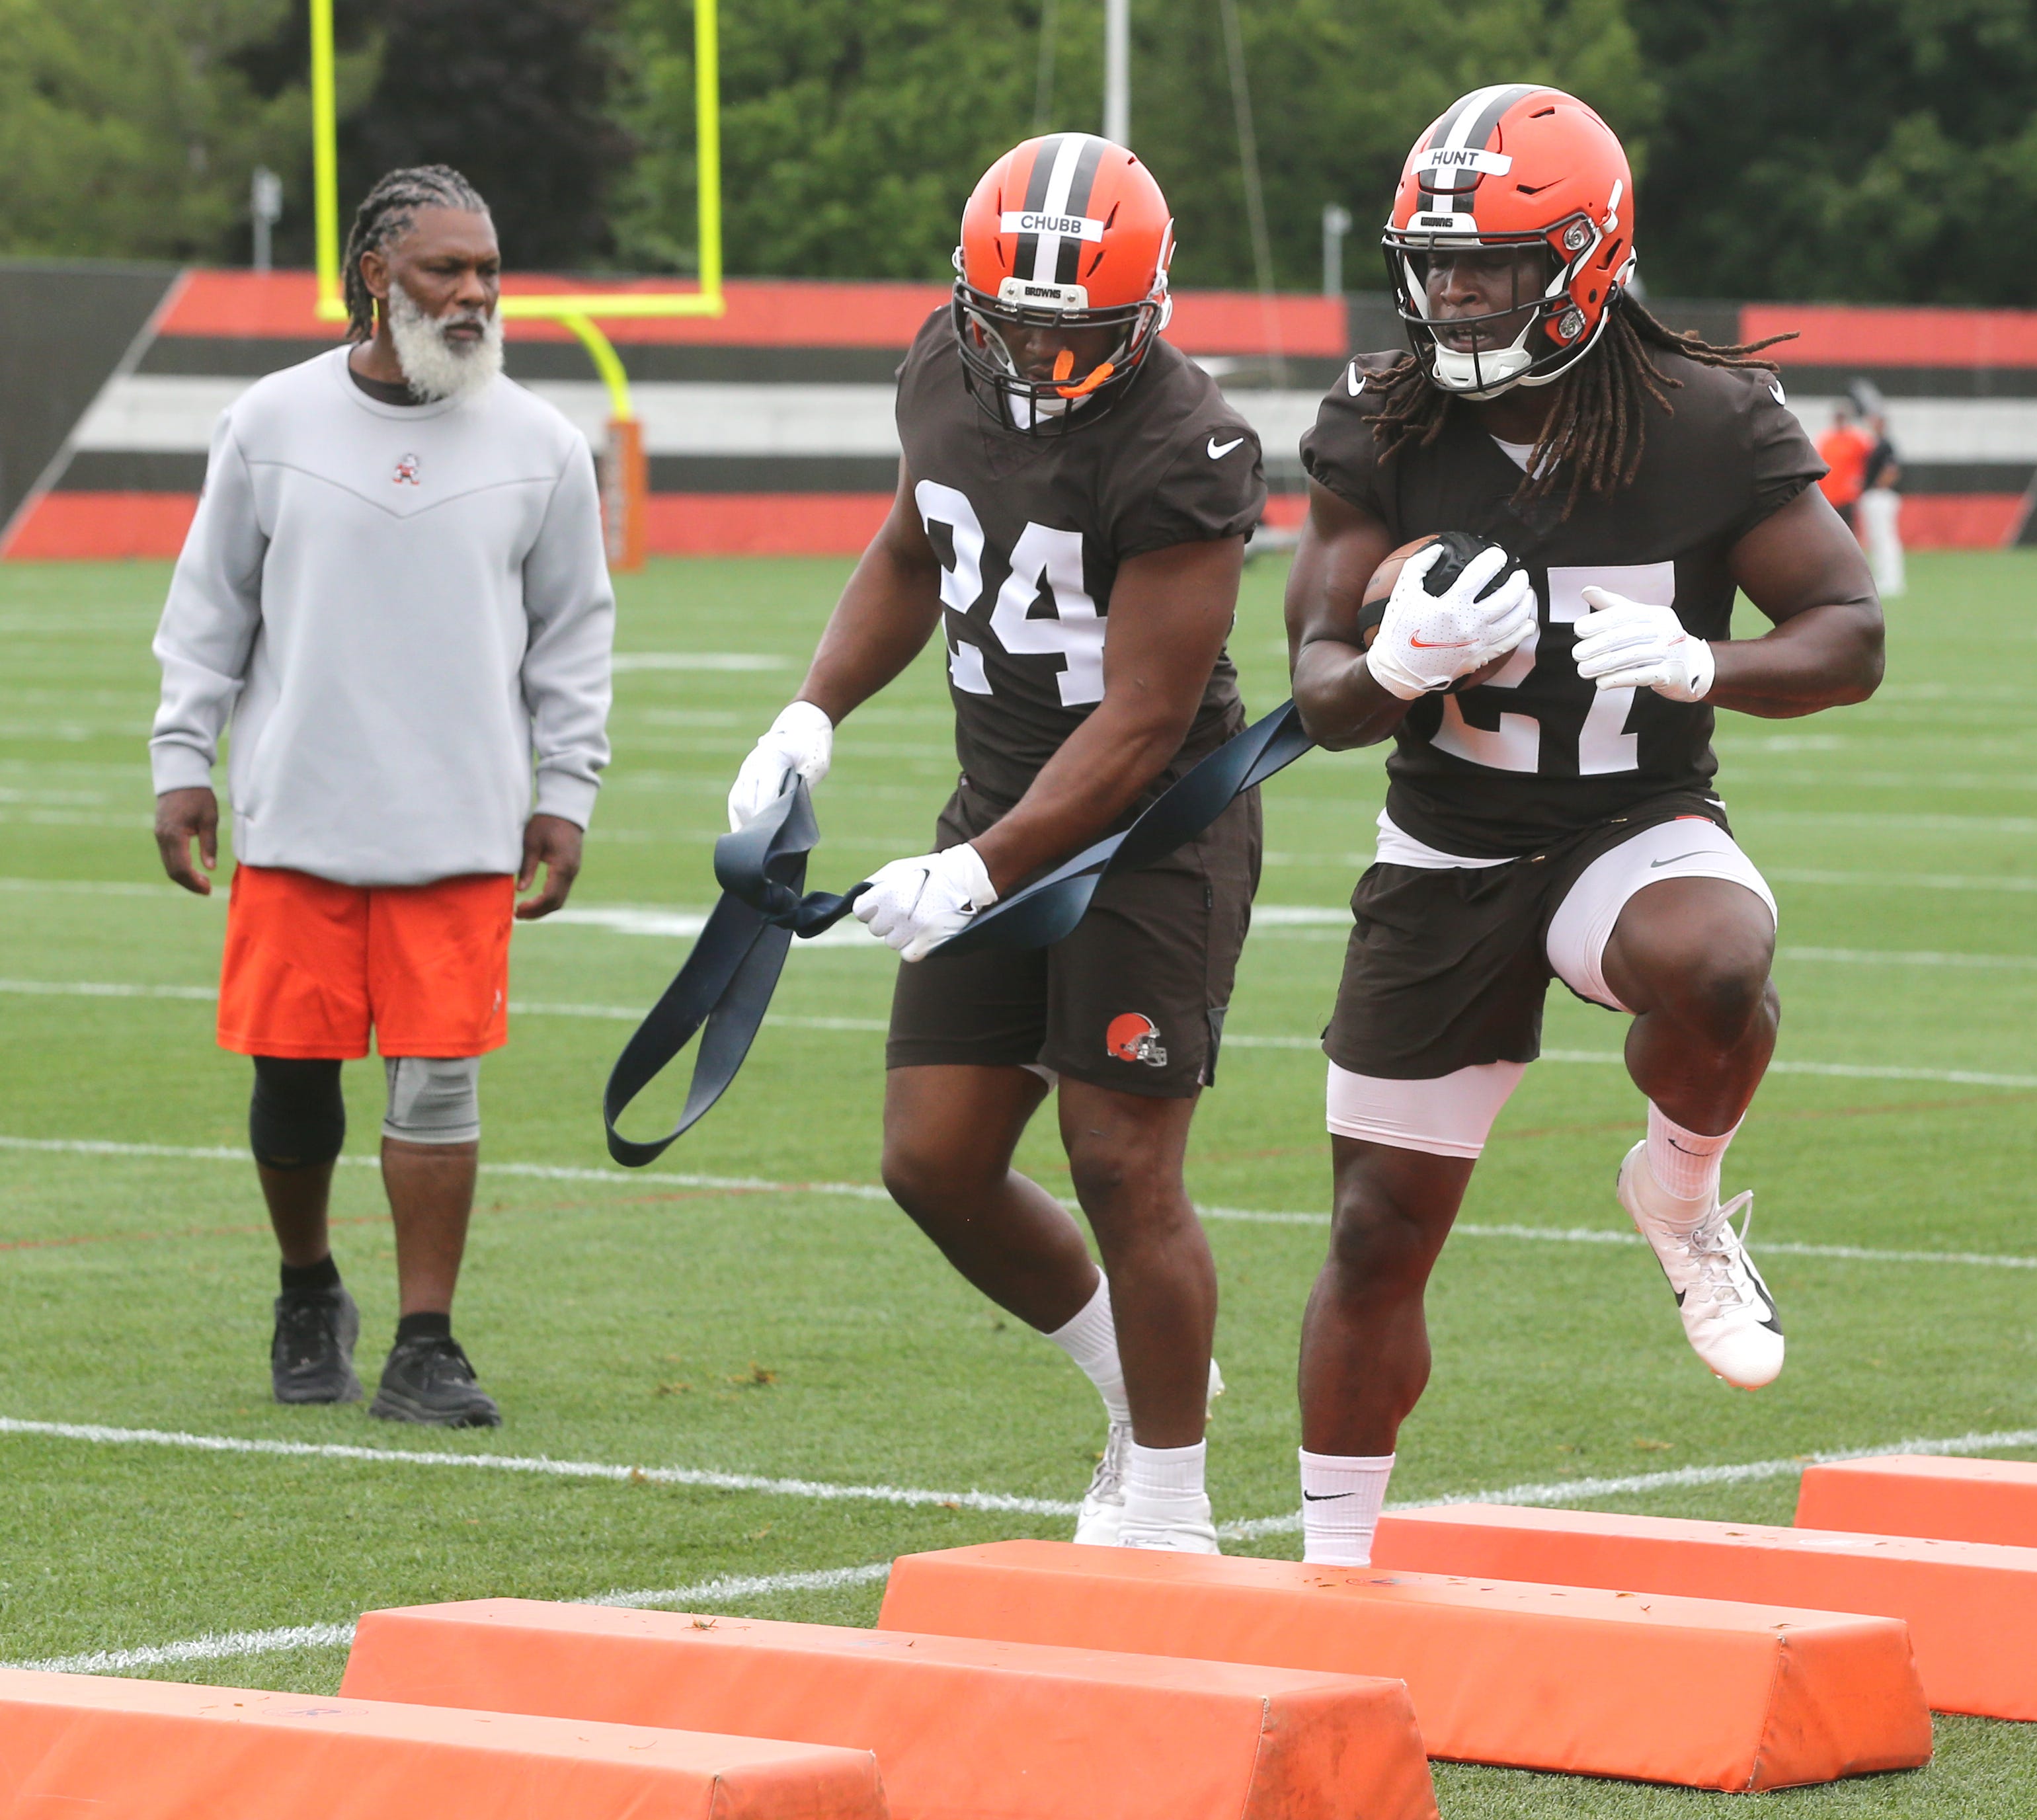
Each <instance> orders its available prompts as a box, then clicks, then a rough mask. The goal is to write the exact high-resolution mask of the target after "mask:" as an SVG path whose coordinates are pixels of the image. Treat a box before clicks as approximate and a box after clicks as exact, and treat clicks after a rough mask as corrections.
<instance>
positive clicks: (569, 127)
mask: <svg viewBox="0 0 2037 1820" xmlns="http://www.w3.org/2000/svg"><path fill="white" fill-rule="evenodd" d="M613 12H614V9H613V7H612V6H610V4H609V0H380V4H378V5H376V6H375V7H374V9H373V12H372V21H373V23H374V25H376V28H378V31H379V33H380V39H381V44H382V58H381V74H380V78H379V80H378V81H376V85H375V87H374V89H373V90H372V93H369V95H368V97H367V99H366V100H365V102H364V103H363V104H361V107H360V108H359V109H358V110H357V111H355V112H354V113H353V114H352V115H351V116H350V118H349V119H347V121H346V124H345V126H343V127H342V130H341V134H340V177H341V190H342V208H344V209H350V208H351V207H352V206H353V204H354V202H356V201H357V200H358V199H359V198H360V197H361V195H362V194H364V193H365V191H366V190H367V188H368V186H369V185H370V184H372V183H373V182H374V181H375V179H376V178H377V177H379V176H380V175H381V174H382V173H383V172H384V171H387V170H389V169H391V168H393V167H395V166H396V165H399V164H452V165H456V166H457V167H458V168H459V170H460V171H461V172H463V173H464V174H465V175H466V176H467V178H468V179H470V180H471V182H472V183H473V184H474V187H475V188H477V189H478V190H479V191H480V192H481V193H482V195H484V196H486V198H488V206H489V210H490V212H491V213H493V216H494V217H495V225H496V229H497V232H498V233H499V234H500V236H501V240H502V251H503V256H504V258H505V259H507V260H508V262H510V263H511V264H512V265H515V266H531V267H536V268H539V269H549V270H561V269H571V268H573V267H574V266H584V265H587V264H589V263H590V262H595V261H599V260H604V259H607V258H608V257H609V255H610V254H611V253H612V252H613V251H614V236H613V235H612V233H611V232H610V228H609V224H608V217H607V202H606V197H607V191H608V190H609V188H610V186H611V185H612V184H614V183H616V182H618V180H619V179H622V177H623V176H624V175H625V173H626V172H627V171H628V168H629V161H630V158H631V155H632V153H633V147H632V145H631V144H630V142H629V135H628V134H626V133H625V131H624V130H623V129H622V126H620V125H619V124H618V123H617V122H616V121H615V120H614V119H613V118H612V117H611V115H610V111H609V102H610V94H609V91H610V85H611V84H612V83H613V81H614V76H615V71H616V68H617V55H616V51H617V47H616V45H615V43H614V40H611V38H610V36H609V35H608V27H609V25H610V19H611V17H612V14H613Z"/></svg>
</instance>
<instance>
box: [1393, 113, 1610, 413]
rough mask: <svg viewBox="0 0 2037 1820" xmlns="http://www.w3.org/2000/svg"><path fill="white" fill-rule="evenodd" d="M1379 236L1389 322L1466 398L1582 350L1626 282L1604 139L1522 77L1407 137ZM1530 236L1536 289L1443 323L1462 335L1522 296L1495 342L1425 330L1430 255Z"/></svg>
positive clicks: (1551, 374)
mask: <svg viewBox="0 0 2037 1820" xmlns="http://www.w3.org/2000/svg"><path fill="white" fill-rule="evenodd" d="M1381 238H1382V243H1383V244H1384V245H1385V250H1386V269H1387V271H1388V274H1389V276H1390V278H1392V280H1393V293H1394V299H1395V301H1396V304H1398V305H1399V308H1400V319H1401V321H1402V322H1403V323H1405V324H1406V326H1407V330H1408V340H1409V342H1411V343H1412V345H1413V347H1414V349H1415V357H1416V358H1417V359H1419V361H1421V362H1422V364H1423V368H1424V370H1425V371H1426V372H1427V374H1428V376H1429V378H1430V381H1431V382H1432V383H1434V384H1435V385H1437V386H1438V387H1442V390H1444V391H1450V392H1457V393H1461V394H1463V395H1465V396H1467V397H1470V398H1492V397H1495V396H1496V395H1498V394H1499V393H1501V392H1503V391H1507V390H1508V389H1510V387H1514V386H1517V385H1520V386H1541V385H1547V384H1548V383H1549V382H1550V381H1551V380H1552V379H1557V378H1559V377H1560V376H1562V375H1563V373H1565V372H1568V371H1569V369H1570V368H1571V367H1573V366H1574V365H1575V364H1577V362H1578V361H1579V360H1581V359H1582V357H1584V356H1585V353H1588V352H1589V350H1590V349H1591V347H1592V346H1593V344H1594V343H1595V342H1597V339H1598V338H1599V334H1600V331H1601V330H1603V329H1604V327H1605V320H1606V312H1607V311H1608V308H1609V307H1610V306H1611V304H1612V300H1613V299H1614V298H1615V297H1616V296H1619V293H1621V292H1622V291H1623V289H1626V287H1627V285H1628V283H1629V282H1631V280H1632V278H1633V276H1634V265H1635V259H1634V173H1633V172H1632V171H1631V170H1630V169H1629V168H1628V167H1627V153H1626V152H1625V151H1624V150H1623V149H1622V148H1621V145H1620V143H1619V138H1618V136H1617V135H1616V134H1615V133H1614V132H1613V130H1612V128H1611V127H1610V126H1608V125H1607V124H1606V123H1604V121H1603V120H1601V119H1600V118H1599V117H1598V115H1597V114H1595V113H1593V111H1592V110H1591V109H1590V108H1587V107H1586V106H1585V104H1584V103H1583V102H1582V101H1580V100H1578V99H1577V97H1576V96H1573V95H1566V94H1565V93H1563V91H1562V90H1561V89H1548V88H1543V87H1540V86H1539V85H1536V84H1534V83H1531V82H1515V83H1508V84H1502V85H1498V86H1497V87H1494V88H1490V89H1473V90H1472V93H1470V94H1468V95H1466V96H1463V97H1462V98H1461V99H1460V100H1457V101H1453V103H1451V104H1450V105H1449V107H1448V108H1446V109H1445V110H1444V111H1443V113H1442V117H1441V118H1440V119H1438V120H1436V121H1435V122H1434V123H1433V124H1432V125H1431V126H1430V127H1429V129H1428V130H1427V132H1425V133H1423V134H1422V136H1421V137H1420V138H1419V139H1417V140H1416V141H1415V148H1414V149H1413V150H1412V151H1411V152H1410V153H1408V162H1407V164H1405V165H1404V167H1403V168H1402V170H1401V172H1400V187H1399V189H1398V190H1397V191H1396V192H1395V194H1394V198H1393V214H1392V216H1391V217H1390V218H1389V220H1388V221H1387V224H1386V229H1385V234H1384V235H1383V236H1381ZM1536 245H1540V246H1542V247H1546V248H1547V249H1548V255H1549V275H1548V281H1547V284H1546V285H1545V287H1544V289H1542V290H1541V291H1540V294H1539V295H1536V296H1521V297H1518V298H1517V300H1516V301H1515V304H1514V308H1510V309H1507V310H1503V311H1495V312H1491V314H1488V315H1474V316H1462V317H1455V318H1453V319H1451V325H1450V326H1451V327H1453V328H1461V329H1465V330H1473V331H1475V330H1476V328H1477V327H1478V325H1479V324H1480V323H1494V324H1497V323H1501V322H1502V320H1503V319H1507V318H1510V317H1513V316H1514V314H1515V312H1516V311H1517V310H1518V309H1520V308H1522V307H1523V306H1525V305H1529V304H1532V305H1533V306H1534V307H1533V308H1532V312H1531V313H1530V314H1529V316H1528V318H1527V321H1526V325H1525V327H1522V328H1521V330H1519V331H1518V333H1517V334H1514V336H1513V338H1511V340H1510V342H1508V343H1507V344H1506V345H1503V346H1497V345H1496V346H1491V347H1482V346H1481V345H1480V343H1481V342H1483V341H1484V340H1486V339H1487V337H1482V336H1480V335H1478V334H1476V333H1475V332H1474V333H1473V334H1472V335H1471V337H1470V339H1471V342H1472V346H1471V347H1470V349H1457V348H1453V347H1451V346H1449V345H1446V344H1445V343H1443V342H1439V341H1438V339H1437V334H1436V328H1437V324H1436V321H1435V319H1433V318H1432V317H1431V316H1430V313H1429V297H1428V287H1427V278H1428V266H1429V261H1430V259H1431V258H1433V257H1435V256H1437V255H1440V254H1442V253H1445V252H1448V251H1457V250H1459V249H1461V248H1463V247H1466V246H1480V247H1525V246H1536ZM1502 332H1504V331H1503V330H1502Z"/></svg>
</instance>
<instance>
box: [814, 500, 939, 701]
mask: <svg viewBox="0 0 2037 1820" xmlns="http://www.w3.org/2000/svg"><path fill="white" fill-rule="evenodd" d="M940 617H941V559H940V557H939V555H937V554H936V553H935V549H934V546H932V544H931V543H930V542H928V541H927V527H925V525H924V523H921V522H920V508H919V507H918V505H917V504H916V503H915V501H914V500H913V477H912V475H911V474H909V473H908V472H907V471H906V469H905V463H903V462H901V463H899V464H898V496H897V497H896V498H894V500H892V502H891V510H890V513H889V514H888V515H887V516H886V519H885V520H884V523H883V525H882V528H881V529H880V530H879V531H878V533H877V535H876V536H875V538H872V539H871V544H870V547H869V548H868V549H866V550H865V551H864V553H863V560H862V561H860V562H859V563H858V564H857V565H856V572H855V573H854V574H853V575H852V576H850V577H849V578H848V586H847V587H845V588H844V589H843V590H842V591H841V599H840V600H839V601H838V602H836V604H835V610H834V611H833V614H831V615H830V617H829V619H828V622H827V629H826V631H824V632H822V634H821V642H820V645H819V648H818V649H817V650H816V651H814V661H813V663H812V665H811V667H810V668H809V669H808V670H807V679H806V681H805V682H803V684H801V685H800V687H799V699H800V700H803V701H811V703H812V704H814V706H815V707H816V708H819V709H820V711H821V712H822V713H823V714H825V715H826V716H827V717H828V719H830V720H831V721H833V723H835V724H836V725H837V726H839V725H841V721H842V719H843V717H844V716H845V715H847V714H848V712H849V711H850V710H851V709H852V708H856V706H857V705H858V704H860V703H862V702H864V701H867V700H869V699H870V697H871V696H873V695H875V693H877V692H878V691H879V689H882V688H883V687H884V685H886V683H888V682H890V681H891V680H892V678H894V677H895V676H897V675H898V673H899V672H900V671H901V670H903V669H905V666H906V665H907V664H909V663H911V662H912V661H913V659H914V658H916V656H918V655H919V654H920V650H921V648H923V647H924V645H925V644H926V642H927V640H928V639H929V638H931V637H932V636H933V632H934V628H935V626H936V625H939V623H940Z"/></svg>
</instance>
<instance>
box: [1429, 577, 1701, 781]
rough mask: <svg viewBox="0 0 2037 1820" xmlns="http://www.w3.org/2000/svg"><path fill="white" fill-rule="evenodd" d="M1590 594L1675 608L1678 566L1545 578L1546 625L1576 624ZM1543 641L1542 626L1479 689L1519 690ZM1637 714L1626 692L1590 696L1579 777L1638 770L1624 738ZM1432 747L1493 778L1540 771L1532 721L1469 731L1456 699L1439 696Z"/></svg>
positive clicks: (1512, 720) (1512, 719) (1634, 747)
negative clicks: (1606, 592)
mask: <svg viewBox="0 0 2037 1820" xmlns="http://www.w3.org/2000/svg"><path fill="white" fill-rule="evenodd" d="M1587 587H1603V588H1609V589H1610V590H1611V591H1612V592H1613V593H1615V594H1623V595H1626V596H1627V598H1628V599H1629V600H1638V601H1640V602H1642V603H1643V604H1644V605H1646V606H1675V605H1676V565H1675V564H1674V563H1673V562H1636V563H1597V564H1593V565H1590V566H1589V567H1587V568H1551V570H1550V571H1549V623H1550V624H1551V625H1576V624H1577V622H1578V621H1579V620H1581V619H1582V618H1584V617H1585V616H1586V615H1587V614H1589V613H1590V611H1591V609H1590V607H1589V606H1587V605H1586V604H1585V598H1584V591H1585V589H1586V588H1587ZM1540 640H1541V631H1540V628H1539V627H1537V628H1536V630H1535V631H1533V632H1529V635H1528V636H1527V637H1526V638H1525V639H1524V640H1521V643H1520V644H1517V646H1515V647H1514V655H1512V656H1511V657H1510V658H1508V659H1507V660H1506V663H1505V665H1504V666H1502V668H1501V670H1499V672H1498V674H1497V675H1495V676H1494V677H1493V678H1491V681H1490V682H1486V683H1484V684H1483V685H1481V686H1482V687H1483V688H1487V689H1518V688H1519V687H1520V686H1521V684H1522V683H1524V682H1526V681H1527V680H1528V677H1529V672H1530V671H1531V670H1533V669H1534V667H1535V654H1536V648H1537V647H1538V646H1539V644H1540ZM1633 711H1634V691H1633V690H1632V689H1599V690H1597V692H1596V693H1594V694H1593V697H1592V704H1591V707H1590V708H1589V710H1587V711H1586V712H1585V723H1584V725H1583V726H1582V727H1580V728H1579V729H1578V776H1580V777H1604V776H1609V775H1610V774H1612V772H1619V771H1638V770H1639V769H1640V768H1641V740H1640V736H1639V735H1638V734H1633V733H1628V732H1626V731H1623V730H1624V728H1625V727H1626V725H1627V716H1629V715H1630V714H1631V713H1632V712H1633ZM1433 743H1434V745H1435V746H1437V747H1438V750H1442V751H1444V752H1448V753H1452V754H1453V755H1454V756H1455V757H1459V758H1467V759H1469V760H1470V761H1471V762H1472V764H1474V765H1484V766H1486V767H1487V768H1488V769H1491V770H1494V771H1527V772H1532V771H1539V770H1540V768H1541V765H1542V727H1541V723H1540V722H1539V721H1537V720H1536V719H1535V718H1534V716H1532V715H1527V714H1508V713H1505V712H1502V714H1501V715H1500V716H1499V725H1498V728H1497V729H1496V730H1494V729H1490V728H1487V727H1473V726H1472V725H1471V724H1470V723H1468V721H1467V720H1466V719H1464V708H1463V707H1462V705H1461V703H1460V702H1459V700H1458V698H1457V697H1456V696H1454V695H1446V696H1445V697H1443V719H1442V725H1441V726H1440V727H1438V728H1437V729H1436V734H1435V738H1434V742H1433Z"/></svg>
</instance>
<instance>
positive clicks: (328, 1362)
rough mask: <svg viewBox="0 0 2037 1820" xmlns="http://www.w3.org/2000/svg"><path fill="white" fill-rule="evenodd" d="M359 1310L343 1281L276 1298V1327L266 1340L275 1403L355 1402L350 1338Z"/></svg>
mask: <svg viewBox="0 0 2037 1820" xmlns="http://www.w3.org/2000/svg"><path fill="white" fill-rule="evenodd" d="M360 1337H361V1311H360V1309H358V1308H356V1307H355V1306H354V1305H353V1297H351V1296H350V1295H349V1294H348V1293H346V1289H344V1288H343V1287H342V1288H339V1289H312V1290H310V1291H308V1292H300V1293H297V1294H296V1295H281V1296H278V1297H277V1298H276V1333H275V1337H274V1339H272V1340H270V1342H269V1377H270V1382H271V1383H273V1384H274V1386H275V1389H276V1400H277V1402H278V1403H358V1402H360V1400H361V1380H360V1379H359V1378H357V1377H356V1376H354V1375H353V1342H355V1341H356V1340H357V1339H359V1338H360Z"/></svg>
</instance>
